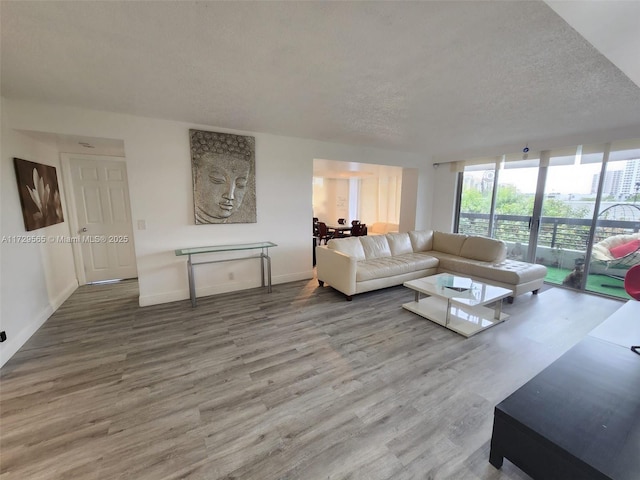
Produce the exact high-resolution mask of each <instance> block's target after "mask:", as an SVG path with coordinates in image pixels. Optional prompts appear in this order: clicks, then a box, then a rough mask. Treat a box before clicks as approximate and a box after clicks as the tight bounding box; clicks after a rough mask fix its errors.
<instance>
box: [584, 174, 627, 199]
mask: <svg viewBox="0 0 640 480" xmlns="http://www.w3.org/2000/svg"><path fill="white" fill-rule="evenodd" d="M622 174H623V171H622V170H613V171H611V172H606V173H605V175H604V184H603V185H602V195H604V196H608V195H611V196H614V197H618V196H619V195H620V186H621V185H622ZM599 182H600V174H599V173H596V174H595V175H594V176H593V180H592V181H591V193H592V194H594V195H595V194H596V193H598V183H599Z"/></svg>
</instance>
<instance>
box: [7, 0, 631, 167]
mask: <svg viewBox="0 0 640 480" xmlns="http://www.w3.org/2000/svg"><path fill="white" fill-rule="evenodd" d="M0 5H1V9H2V10H1V16H2V43H1V48H2V58H1V61H2V65H1V66H2V72H1V73H2V78H1V80H2V83H1V85H2V94H3V95H4V96H5V97H8V98H19V99H31V100H36V101H43V102H50V103H57V104H65V105H73V106H80V107H87V108H92V109H99V110H107V111H113V112H123V113H131V114H135V115H142V116H150V117H158V118H166V119H173V120H181V121H185V122H190V123H195V124H204V125H212V126H219V127H223V128H233V129H240V130H246V131H255V132H267V133H274V134H282V135H289V136H297V137H304V138H314V139H319V140H327V141H333V142H341V143H349V144H359V145H368V146H376V147H382V148H390V149H399V150H405V151H414V152H421V153H425V154H431V155H436V156H438V155H440V156H442V155H446V154H450V153H452V152H466V151H473V150H474V149H477V150H478V151H480V150H482V149H483V148H485V147H490V146H497V145H511V144H513V145H515V144H521V143H522V144H523V143H525V142H528V143H529V144H530V146H535V142H536V140H541V139H549V138H558V137H565V136H571V135H576V134H581V133H585V132H598V131H603V130H616V129H625V128H626V129H627V130H628V129H629V127H630V126H638V132H639V133H640V88H639V87H638V86H637V85H635V84H634V83H633V82H632V81H631V80H630V79H629V78H628V77H627V76H625V75H624V74H623V73H622V72H621V71H620V70H619V69H618V68H617V67H615V66H614V65H613V64H612V63H611V62H610V61H609V60H607V58H605V57H604V56H603V55H601V54H600V53H599V52H598V51H597V50H596V49H595V48H594V47H593V46H591V44H589V43H588V42H587V41H586V40H585V39H584V38H583V37H582V36H580V35H579V34H578V33H576V31H575V30H573V29H572V28H571V27H570V26H569V25H568V24H567V23H566V22H565V21H564V20H562V19H561V18H560V17H559V16H558V15H557V14H556V13H555V12H554V11H553V10H551V8H549V7H548V6H547V5H546V4H545V3H543V2H538V1H531V2H516V1H514V2H455V1H449V2H434V1H429V2H400V3H399V2H286V3H280V2H21V1H19V2H11V1H6V0H5V1H2V2H1V3H0Z"/></svg>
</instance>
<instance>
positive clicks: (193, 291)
mask: <svg viewBox="0 0 640 480" xmlns="http://www.w3.org/2000/svg"><path fill="white" fill-rule="evenodd" d="M187 276H188V277H189V297H191V306H192V307H195V306H196V285H195V279H194V278H193V263H191V255H189V259H188V260H187Z"/></svg>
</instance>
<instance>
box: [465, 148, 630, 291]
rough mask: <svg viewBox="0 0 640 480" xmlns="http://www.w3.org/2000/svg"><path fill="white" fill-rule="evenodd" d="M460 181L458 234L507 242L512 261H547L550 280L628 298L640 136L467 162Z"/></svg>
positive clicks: (543, 262)
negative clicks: (625, 284) (626, 288)
mask: <svg viewBox="0 0 640 480" xmlns="http://www.w3.org/2000/svg"><path fill="white" fill-rule="evenodd" d="M523 157H525V158H523ZM459 185H460V192H459V195H460V202H459V211H458V215H457V221H456V225H457V231H458V232H461V233H467V234H474V235H487V236H491V237H494V238H499V239H501V240H504V241H505V242H506V244H507V247H508V256H509V258H511V259H515V260H524V261H529V262H535V263H540V264H543V265H546V266H547V268H548V275H547V278H546V279H545V280H546V281H547V282H549V283H554V284H558V285H563V286H565V287H568V288H574V289H578V290H587V291H591V292H595V293H601V294H606V295H612V296H617V297H621V298H628V296H627V295H626V292H625V291H624V288H623V279H624V275H625V274H626V272H627V270H628V269H629V268H630V267H631V266H633V265H636V264H638V263H640V233H639V232H640V140H633V141H628V142H618V143H613V144H610V145H580V146H577V147H570V148H566V149H559V150H555V151H550V152H540V154H539V155H537V154H536V155H534V154H526V155H523V154H522V153H521V154H517V155H505V156H503V157H501V158H497V159H495V160H494V161H486V159H485V161H482V160H480V161H471V162H466V165H465V167H464V171H463V172H462V173H461V180H460V182H459ZM619 245H622V246H619ZM636 246H637V249H636Z"/></svg>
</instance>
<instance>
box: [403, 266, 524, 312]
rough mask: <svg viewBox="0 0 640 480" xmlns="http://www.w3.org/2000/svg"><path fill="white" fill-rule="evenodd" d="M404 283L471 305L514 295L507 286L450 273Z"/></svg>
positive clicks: (425, 291)
mask: <svg viewBox="0 0 640 480" xmlns="http://www.w3.org/2000/svg"><path fill="white" fill-rule="evenodd" d="M404 285H405V286H406V287H409V288H411V289H413V290H417V291H419V292H421V293H424V294H427V295H434V296H437V297H441V298H448V299H451V300H452V301H454V302H456V303H458V304H463V305H470V306H474V305H485V304H487V303H490V302H492V301H495V300H498V299H500V298H504V297H507V296H509V295H512V291H511V290H508V289H506V288H502V287H495V286H493V285H487V284H486V283H482V282H478V281H475V280H472V279H471V278H467V277H460V276H457V275H451V274H448V273H441V274H438V275H433V276H430V277H425V278H419V279H416V280H410V281H408V282H404Z"/></svg>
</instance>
